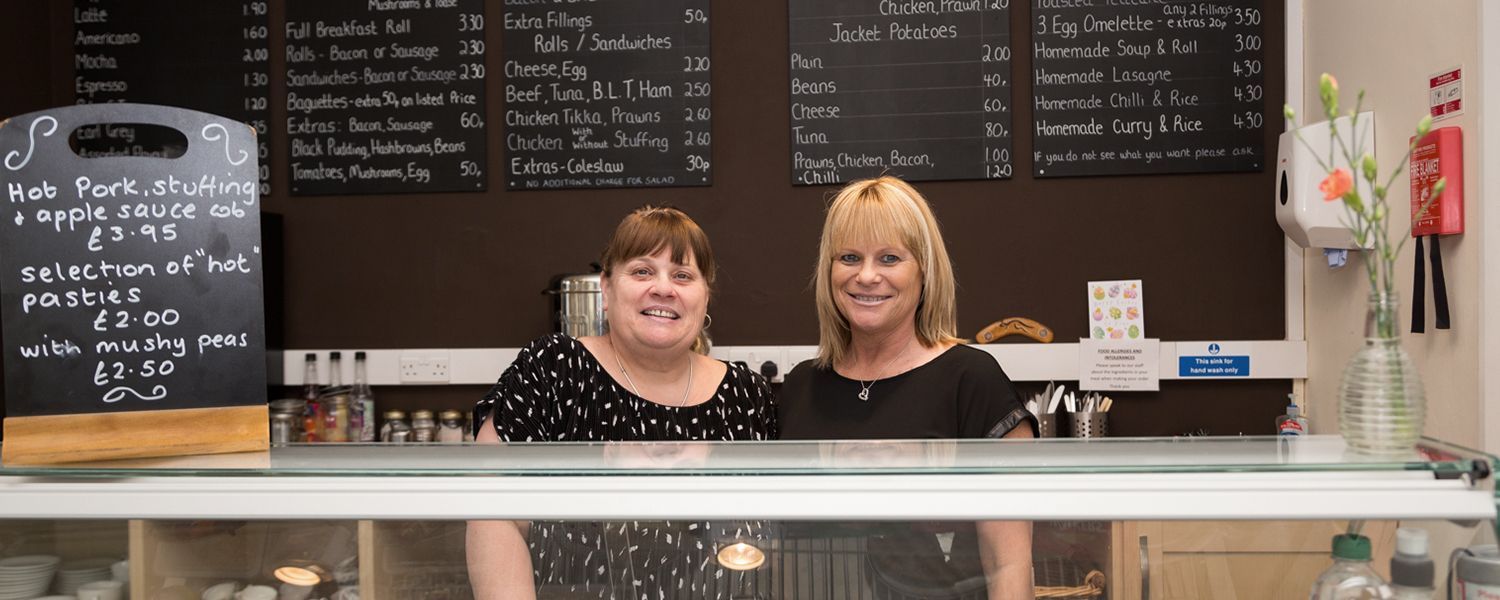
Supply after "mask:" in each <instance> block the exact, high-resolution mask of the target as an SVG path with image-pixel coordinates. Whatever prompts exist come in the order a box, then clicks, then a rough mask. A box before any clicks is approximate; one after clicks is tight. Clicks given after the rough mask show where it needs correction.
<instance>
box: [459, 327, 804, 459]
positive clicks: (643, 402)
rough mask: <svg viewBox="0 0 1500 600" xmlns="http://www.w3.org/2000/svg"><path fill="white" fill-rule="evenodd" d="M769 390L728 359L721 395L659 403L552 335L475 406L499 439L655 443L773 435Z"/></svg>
mask: <svg viewBox="0 0 1500 600" xmlns="http://www.w3.org/2000/svg"><path fill="white" fill-rule="evenodd" d="M774 397H775V396H774V393H773V392H772V391H771V387H770V385H768V384H767V383H766V380H765V378H764V377H761V376H760V374H758V373H753V372H751V371H750V370H749V369H747V368H745V367H743V366H739V365H734V364H730V365H729V368H728V369H727V370H726V371H725V373H724V379H723V380H721V381H720V382H719V393H717V394H715V395H714V397H713V398H712V399H710V400H709V401H707V402H703V403H701V404H695V405H692V406H683V407H677V406H666V405H664V404H657V403H655V402H652V401H650V400H647V399H645V398H642V397H640V396H637V395H635V394H633V393H631V392H630V390H629V389H627V388H626V387H625V386H623V385H621V384H620V383H619V382H617V381H615V379H614V377H611V376H610V374H609V372H607V371H605V370H604V366H603V365H601V364H599V359H597V358H595V357H594V354H593V353H592V352H589V351H588V349H587V348H585V347H584V346H583V344H582V343H580V342H579V341H578V340H575V339H573V338H571V337H568V336H567V335H565V334H561V333H554V334H552V335H548V336H544V337H541V338H538V339H537V340H535V341H533V342H531V344H529V345H527V346H526V347H525V348H523V349H522V350H521V353H520V355H518V356H517V357H516V361H515V362H514V363H511V365H510V368H508V369H506V370H505V372H504V373H502V374H501V375H500V381H497V382H495V385H494V387H491V388H490V391H489V393H487V394H485V395H484V398H482V399H480V400H479V404H478V406H476V407H475V408H474V423H475V424H476V427H477V426H478V424H480V423H483V422H484V420H485V419H486V418H489V417H491V416H493V417H495V419H494V427H495V433H496V434H498V435H499V436H500V440H501V441H504V442H655V441H682V440H773V439H776V406H775V404H774Z"/></svg>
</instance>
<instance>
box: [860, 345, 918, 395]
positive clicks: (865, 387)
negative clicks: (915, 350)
mask: <svg viewBox="0 0 1500 600" xmlns="http://www.w3.org/2000/svg"><path fill="white" fill-rule="evenodd" d="M910 348H911V342H907V343H906V346H905V347H903V348H901V351H900V352H897V353H896V356H894V357H892V358H891V362H888V363H885V368H883V369H881V370H879V371H876V372H875V378H874V379H871V380H870V383H865V382H864V380H863V379H856V380H854V381H855V382H857V383H859V399H860V401H861V402H869V401H870V388H872V387H875V382H877V381H880V374H881V373H884V372H885V371H888V370H890V368H891V365H894V364H896V360H897V359H900V358H901V357H902V356H904V355H905V354H906V351H907V350H908V349H910Z"/></svg>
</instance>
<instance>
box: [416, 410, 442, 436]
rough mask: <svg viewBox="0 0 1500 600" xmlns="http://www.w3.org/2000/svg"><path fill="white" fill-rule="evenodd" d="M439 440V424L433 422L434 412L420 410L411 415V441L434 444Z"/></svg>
mask: <svg viewBox="0 0 1500 600" xmlns="http://www.w3.org/2000/svg"><path fill="white" fill-rule="evenodd" d="M436 440H437V422H436V421H433V420H432V411H430V410H419V411H416V412H413V413H411V441H413V442H432V441H436Z"/></svg>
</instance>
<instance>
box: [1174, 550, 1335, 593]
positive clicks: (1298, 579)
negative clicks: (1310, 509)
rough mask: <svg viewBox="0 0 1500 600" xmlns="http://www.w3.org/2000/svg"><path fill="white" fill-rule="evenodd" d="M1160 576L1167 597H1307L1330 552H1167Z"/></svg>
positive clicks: (1326, 563)
mask: <svg viewBox="0 0 1500 600" xmlns="http://www.w3.org/2000/svg"><path fill="white" fill-rule="evenodd" d="M1162 560H1163V563H1162V569H1161V577H1160V578H1159V579H1158V581H1159V583H1158V584H1157V585H1159V586H1160V587H1161V590H1162V595H1161V596H1160V598H1162V599H1164V600H1210V599H1211V600H1261V599H1264V598H1305V597H1307V594H1308V590H1310V589H1312V584H1313V581H1314V580H1315V579H1317V578H1318V574H1319V573H1321V572H1322V571H1323V569H1324V568H1326V567H1327V566H1328V562H1329V561H1328V558H1327V557H1326V556H1324V557H1322V558H1321V560H1309V557H1307V556H1304V555H1299V554H1260V553H1257V554H1239V553H1224V554H1217V553H1206V554H1199V553H1186V554H1179V553H1167V554H1166V555H1165V556H1164V557H1163V559H1162Z"/></svg>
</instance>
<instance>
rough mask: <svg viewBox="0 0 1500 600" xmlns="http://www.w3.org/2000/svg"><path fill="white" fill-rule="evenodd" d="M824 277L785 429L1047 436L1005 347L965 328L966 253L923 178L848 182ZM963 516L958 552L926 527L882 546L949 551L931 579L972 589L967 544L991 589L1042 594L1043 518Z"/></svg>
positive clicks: (783, 402)
mask: <svg viewBox="0 0 1500 600" xmlns="http://www.w3.org/2000/svg"><path fill="white" fill-rule="evenodd" d="M813 285H814V287H815V294H816V300H817V310H818V329H819V331H818V356H817V358H816V359H814V360H811V361H807V362H804V363H803V364H801V365H798V366H797V367H796V368H794V369H793V370H792V372H791V373H789V374H787V376H786V382H785V383H784V384H783V385H782V389H781V394H780V396H779V398H778V407H777V410H778V419H777V421H778V425H779V427H780V430H781V438H782V439H941V438H1001V437H1005V438H1017V437H1023V438H1024V437H1035V427H1036V424H1035V421H1034V420H1033V419H1032V417H1031V415H1030V413H1028V412H1027V411H1026V409H1025V407H1024V406H1023V405H1022V404H1021V401H1020V398H1019V396H1018V395H1017V393H1016V390H1015V386H1013V385H1012V384H1011V382H1010V379H1009V378H1007V377H1006V376H1005V372H1004V371H1002V370H1001V369H1000V365H999V364H997V363H996V362H995V359H994V357H992V356H990V355H989V354H988V353H986V352H984V351H982V350H979V349H976V348H972V347H969V346H966V345H964V344H963V343H962V342H963V340H961V339H959V338H958V337H957V335H956V332H957V311H956V308H955V295H956V294H955V283H954V277H953V266H952V263H951V262H950V261H949V259H948V251H947V248H946V247H945V245H944V243H943V236H942V232H941V230H940V229H939V227H938V223H937V219H936V218H934V216H933V214H932V209H931V208H930V207H929V206H928V204H927V200H926V199H925V198H923V197H922V195H921V194H920V193H918V192H917V190H916V189H914V188H912V186H910V185H909V184H907V183H906V182H904V181H901V180H900V179H896V178H894V177H879V178H876V179H866V180H861V181H855V182H852V183H850V184H849V185H848V186H846V187H844V189H843V190H842V191H840V192H839V194H838V195H837V196H836V197H835V198H834V200H833V202H832V204H831V205H830V206H829V207H828V214H827V218H826V219H825V221H824V223H823V234H822V239H821V242H820V243H819V247H818V263H817V267H816V271H815V272H814V284H813ZM957 529H958V531H956V532H955V534H956V535H957V536H958V539H960V540H964V539H967V542H966V543H960V542H955V543H954V545H953V546H952V548H951V550H949V551H946V552H944V551H943V550H942V549H940V548H939V547H938V545H937V542H936V540H935V539H934V536H933V535H932V534H931V533H923V532H916V531H914V532H912V535H910V536H905V537H903V538H902V539H899V540H890V539H886V540H872V541H871V547H872V548H871V549H872V552H873V551H874V550H875V548H876V547H881V548H895V547H899V548H903V551H905V552H911V553H912V561H914V562H915V563H917V564H921V563H923V562H924V560H923V557H927V558H934V557H935V559H934V560H933V561H932V562H930V563H928V564H931V565H932V566H933V568H932V569H930V570H929V573H927V576H928V578H929V581H928V582H927V583H930V584H932V585H936V586H939V587H940V588H942V587H943V586H945V585H946V586H947V587H946V588H944V589H943V592H944V593H943V594H939V595H937V597H962V596H965V594H964V590H963V589H961V588H963V587H964V586H965V585H966V584H968V585H972V582H973V580H974V578H973V577H969V576H968V575H967V574H965V573H962V572H961V571H962V565H963V564H964V563H965V560H963V559H964V558H971V559H972V562H973V563H974V566H975V567H976V568H982V569H983V574H984V578H983V581H984V582H985V587H984V589H986V590H987V595H988V597H989V598H992V599H994V598H1031V597H1032V596H1031V591H1032V584H1031V526H1030V524H1029V523H1024V522H986V523H978V524H976V526H975V527H968V526H967V524H963V526H962V527H959V528H957ZM976 533H977V536H976V535H975V534H976ZM975 537H977V541H976V540H975ZM877 542H878V543H877ZM976 545H977V548H975V547H974V546H976ZM971 550H972V552H973V553H972V554H966V553H967V552H970V551H971ZM934 553H941V554H940V555H935V554H934Z"/></svg>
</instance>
